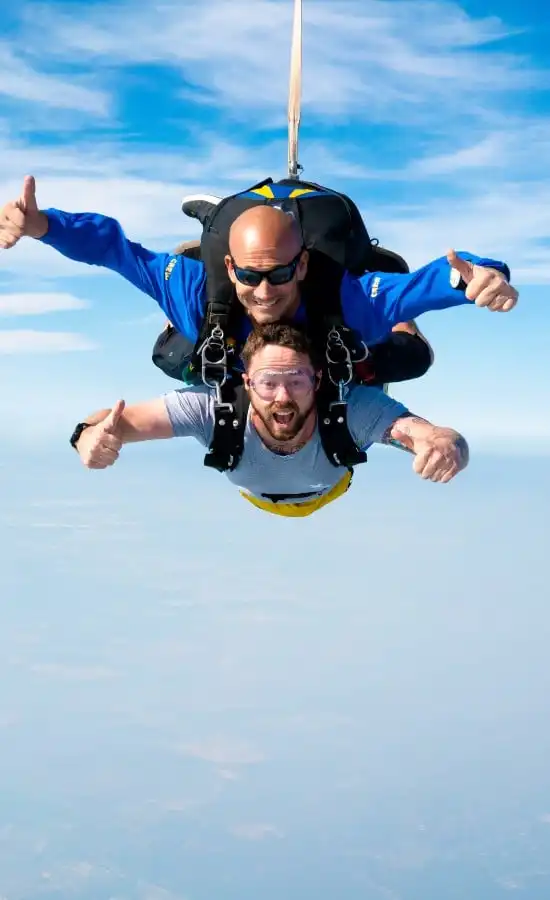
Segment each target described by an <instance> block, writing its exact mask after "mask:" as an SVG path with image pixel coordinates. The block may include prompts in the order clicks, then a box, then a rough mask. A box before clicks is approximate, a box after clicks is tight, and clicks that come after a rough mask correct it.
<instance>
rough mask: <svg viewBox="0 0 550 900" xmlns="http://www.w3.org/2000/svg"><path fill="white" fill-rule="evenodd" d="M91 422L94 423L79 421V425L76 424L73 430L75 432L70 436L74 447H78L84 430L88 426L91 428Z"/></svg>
mask: <svg viewBox="0 0 550 900" xmlns="http://www.w3.org/2000/svg"><path fill="white" fill-rule="evenodd" d="M91 424H92V423H91V422H79V423H78V425H77V426H76V428H75V430H74V431H73V433H72V435H71V437H70V443H71V447H74V449H75V450H76V449H77V446H76V445H77V444H78V442H79V440H80V435H81V434H82V432H83V431H85V430H86V428H90V427H91Z"/></svg>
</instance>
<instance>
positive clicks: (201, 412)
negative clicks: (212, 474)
mask: <svg viewBox="0 0 550 900" xmlns="http://www.w3.org/2000/svg"><path fill="white" fill-rule="evenodd" d="M164 402H165V404H166V409H167V411H168V416H169V418H170V422H171V423H172V427H173V429H174V435H175V437H194V438H195V439H196V440H197V441H199V442H200V443H201V444H203V445H204V446H205V447H208V446H209V445H210V442H211V440H212V433H213V430H214V397H213V394H212V392H211V391H210V390H209V389H208V388H206V387H186V388H182V389H180V390H177V391H171V392H170V393H169V394H166V395H165V397H164ZM407 411H408V410H407V408H406V407H405V406H403V405H402V404H401V403H398V402H397V401H396V400H392V399H391V397H388V396H387V395H386V394H385V393H384V392H383V391H382V390H380V389H378V388H369V387H362V386H360V385H357V386H354V387H353V388H352V389H351V390H350V391H349V395H348V427H349V430H350V433H351V435H352V437H353V439H354V440H355V442H356V444H357V446H358V447H360V448H361V449H363V450H366V449H367V448H368V447H369V446H370V445H371V444H374V443H379V442H380V441H381V439H382V437H383V435H384V432H385V431H386V430H387V429H388V428H389V427H390V426H391V425H392V424H393V423H394V422H395V420H396V419H398V418H399V417H400V416H402V415H404V414H405V413H406V412H407ZM346 471H347V470H346V468H345V467H343V466H341V467H336V466H333V465H332V464H331V463H330V462H329V461H328V459H327V456H326V454H325V452H324V450H323V445H322V443H321V438H320V436H319V431H318V429H316V430H315V432H314V434H313V437H312V438H311V440H310V441H308V443H307V444H306V445H305V447H302V449H301V450H298V451H297V452H296V453H289V454H288V455H285V456H283V455H281V454H278V453H274V452H273V451H272V450H269V448H268V447H266V446H265V444H264V443H263V442H262V440H261V438H260V436H259V434H258V432H257V431H256V429H255V428H254V426H253V425H252V423H251V421H250V411H249V416H248V421H247V423H246V428H245V435H244V452H243V455H242V457H241V460H240V462H239V464H238V466H237V467H236V468H235V469H234V471H233V472H226V473H225V474H226V475H227V477H228V478H229V480H230V481H231V482H232V483H233V484H235V485H236V486H237V487H239V488H241V490H243V491H246V492H248V493H250V494H254V495H255V496H256V497H261V496H262V494H279V495H282V496H287V495H288V496H291V495H292V494H302V493H308V492H314V493H315V494H319V495H320V494H325V493H327V491H329V490H330V489H331V488H332V487H334V485H335V484H336V483H337V482H338V481H340V479H341V478H342V477H343V475H345V473H346Z"/></svg>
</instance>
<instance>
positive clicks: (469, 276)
mask: <svg viewBox="0 0 550 900" xmlns="http://www.w3.org/2000/svg"><path fill="white" fill-rule="evenodd" d="M447 259H448V261H449V265H450V266H452V268H453V269H455V270H456V271H457V272H458V273H459V275H460V276H461V277H462V278H463V279H464V281H465V282H466V291H465V294H466V297H467V298H468V300H472V301H473V302H474V303H475V305H476V306H486V307H487V309H490V310H491V312H509V311H510V310H511V309H513V308H514V306H515V305H516V303H517V302H518V297H519V294H518V292H517V291H516V289H515V288H514V287H512V285H511V284H510V283H509V282H508V281H507V280H506V276H505V275H504V274H503V273H502V272H499V271H498V269H489V268H486V267H485V266H478V265H476V264H475V263H471V262H468V260H466V259H462V258H461V257H460V256H458V255H457V253H456V251H455V250H449V252H448V253H447Z"/></svg>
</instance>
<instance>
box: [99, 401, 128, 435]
mask: <svg viewBox="0 0 550 900" xmlns="http://www.w3.org/2000/svg"><path fill="white" fill-rule="evenodd" d="M125 406H126V403H125V402H124V400H117V402H116V403H115V405H114V406H113V408H112V410H111V412H110V413H109V415H108V416H107V418H106V419H104V420H103V423H102V424H103V430H104V431H108V432H110V433H111V434H113V433H114V432H115V431H116V429H117V425H118V423H119V422H120V417H121V415H122V413H123V412H124V409H125Z"/></svg>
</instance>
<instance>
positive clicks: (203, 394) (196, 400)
mask: <svg viewBox="0 0 550 900" xmlns="http://www.w3.org/2000/svg"><path fill="white" fill-rule="evenodd" d="M164 404H165V406H166V412H167V413H168V418H169V419H170V423H171V425H172V428H173V429H174V437H193V438H195V440H197V441H198V442H199V443H200V444H203V445H204V446H205V447H208V446H209V445H210V442H211V440H212V433H213V431H214V414H213V403H212V395H211V392H210V391H209V390H208V388H194V387H193V388H191V387H187V388H181V389H180V390H177V391H170V393H169V394H165V396H164Z"/></svg>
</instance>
